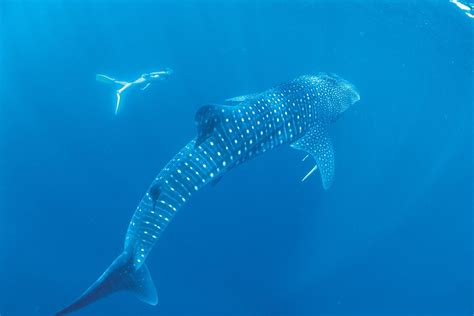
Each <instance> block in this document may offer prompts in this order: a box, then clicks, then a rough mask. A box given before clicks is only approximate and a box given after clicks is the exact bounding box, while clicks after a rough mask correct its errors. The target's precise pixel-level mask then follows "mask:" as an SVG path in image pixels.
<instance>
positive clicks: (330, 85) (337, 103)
mask: <svg viewBox="0 0 474 316" xmlns="http://www.w3.org/2000/svg"><path fill="white" fill-rule="evenodd" d="M317 78H318V79H319V83H320V84H323V86H324V88H325V90H327V93H328V96H329V98H331V99H332V100H331V102H330V104H331V105H332V106H334V108H332V109H331V112H332V113H334V114H336V115H337V116H339V115H341V114H342V113H344V112H345V111H346V110H347V109H348V108H349V107H350V106H351V105H353V104H354V103H356V102H357V101H359V100H360V94H359V91H358V90H357V88H356V87H355V86H354V85H353V84H352V83H350V82H349V81H347V80H345V79H343V78H341V77H339V76H338V75H335V74H331V73H320V74H318V76H317Z"/></svg>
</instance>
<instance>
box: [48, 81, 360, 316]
mask: <svg viewBox="0 0 474 316" xmlns="http://www.w3.org/2000/svg"><path fill="white" fill-rule="evenodd" d="M359 99H360V97H359V94H358V92H357V91H356V89H355V88H354V87H353V86H352V85H351V84H350V83H349V82H347V81H345V80H344V79H342V78H340V77H338V76H336V75H330V74H318V75H316V76H302V77H299V78H297V79H295V80H293V81H291V82H288V83H285V84H281V85H279V86H277V87H275V88H272V89H270V90H267V91H265V92H262V93H259V94H253V95H251V96H248V97H239V98H236V99H231V101H235V100H238V102H239V103H237V104H235V105H206V106H203V107H201V108H200V109H199V110H198V111H197V113H196V117H195V120H196V125H197V134H198V135H197V137H196V138H195V139H193V140H192V141H191V142H189V143H188V144H187V145H186V146H185V147H184V148H183V149H182V150H180V151H179V152H178V153H177V154H176V156H175V157H174V158H173V159H171V161H170V162H169V163H168V164H167V165H166V166H165V167H164V168H163V170H161V172H160V173H159V174H158V176H157V177H156V179H155V180H154V181H153V183H152V184H151V186H150V188H149V189H148V191H147V192H146V194H145V196H144V197H143V198H142V200H141V201H140V204H139V205H138V207H137V209H136V211H135V213H134V214H133V217H132V220H131V221H130V225H129V227H128V231H127V235H126V238H125V246H124V250H123V252H122V254H121V255H120V256H118V257H117V259H115V261H114V262H113V263H112V264H111V266H110V267H109V268H108V269H107V270H106V271H105V272H104V273H103V274H102V275H101V276H100V277H99V279H98V280H97V281H96V282H95V283H94V284H92V286H91V287H90V288H89V289H87V290H86V291H85V292H84V294H82V296H80V297H79V298H78V299H77V300H76V301H75V302H73V303H72V304H71V305H69V306H68V307H66V308H65V309H63V310H62V311H60V312H59V313H57V315H63V314H66V313H69V312H72V311H75V310H77V309H79V308H81V307H83V306H85V305H88V304H89V303H91V302H93V301H95V300H97V299H99V298H101V297H104V296H106V295H108V294H111V293H113V292H116V291H120V290H128V291H130V292H132V293H134V294H135V295H136V296H137V297H138V298H139V299H141V300H142V301H144V302H146V303H148V304H152V305H155V304H157V302H158V299H157V295H156V290H155V287H154V284H153V281H152V280H151V277H150V274H149V272H148V268H147V266H146V265H145V260H146V258H147V256H148V254H149V252H150V250H151V249H152V247H153V245H154V244H155V242H156V241H157V239H158V238H159V236H160V235H161V233H162V232H163V231H164V230H165V228H166V226H167V225H168V224H169V222H170V220H171V219H172V218H173V216H174V215H175V214H176V212H177V211H178V210H179V209H180V208H181V207H182V206H183V205H184V203H186V201H187V200H188V199H189V198H190V197H191V196H192V195H193V194H194V193H195V192H197V191H198V190H199V189H201V188H202V187H204V186H205V185H206V184H208V183H210V182H216V181H218V180H219V179H220V177H221V176H222V175H223V174H224V173H225V172H227V171H228V170H229V169H231V168H233V167H235V166H237V165H239V164H241V163H243V162H245V161H247V160H249V159H251V158H252V157H254V156H257V155H259V154H262V153H264V152H266V151H268V150H271V149H273V148H275V147H278V146H280V145H283V144H290V145H291V146H293V147H294V148H296V149H300V150H303V151H305V152H306V153H307V154H308V155H310V156H312V157H313V158H314V159H315V161H316V165H317V167H318V168H319V170H320V173H321V177H322V182H323V187H324V188H325V189H327V188H329V186H330V185H331V183H332V181H333V177H334V153H333V148H332V144H331V140H330V138H329V136H328V127H329V125H330V124H331V123H332V122H334V121H335V120H336V119H337V118H339V117H340V115H341V114H342V113H343V112H344V111H345V110H346V109H347V108H348V107H349V106H350V105H352V104H353V103H355V102H357V101H358V100H359ZM233 103H235V102H233ZM314 170H315V168H313V170H312V171H310V173H311V172H313V171H314Z"/></svg>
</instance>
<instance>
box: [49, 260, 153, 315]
mask: <svg viewBox="0 0 474 316" xmlns="http://www.w3.org/2000/svg"><path fill="white" fill-rule="evenodd" d="M119 291H129V292H132V293H133V294H134V295H135V296H136V297H137V298H138V299H140V300H141V301H143V302H145V303H148V304H150V305H156V304H157V303H158V297H157V295H156V289H155V285H154V284H153V281H152V279H151V277H150V272H149V271H148V268H147V266H146V265H145V264H142V265H141V266H140V267H139V268H138V270H137V269H136V268H135V267H134V265H133V256H132V255H131V254H130V253H128V252H123V253H122V254H121V255H120V256H118V257H117V259H115V260H114V262H112V264H111V265H110V266H109V267H108V268H107V270H105V272H104V273H103V274H102V275H101V276H100V277H99V279H97V281H95V282H94V283H93V284H92V285H91V286H90V287H89V288H88V289H87V290H86V291H85V292H84V293H83V294H82V295H81V296H80V297H79V298H78V299H76V300H75V301H74V302H73V303H72V304H71V305H69V306H67V307H66V308H64V309H62V310H61V311H59V312H58V313H56V316H61V315H65V314H68V313H71V312H74V311H76V310H78V309H80V308H82V307H84V306H86V305H89V304H90V303H92V302H94V301H96V300H98V299H100V298H103V297H105V296H107V295H109V294H112V293H114V292H119Z"/></svg>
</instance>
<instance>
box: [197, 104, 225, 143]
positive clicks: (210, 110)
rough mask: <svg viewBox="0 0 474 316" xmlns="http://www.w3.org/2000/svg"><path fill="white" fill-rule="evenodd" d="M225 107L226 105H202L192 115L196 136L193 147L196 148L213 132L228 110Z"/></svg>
mask: <svg viewBox="0 0 474 316" xmlns="http://www.w3.org/2000/svg"><path fill="white" fill-rule="evenodd" d="M227 108H228V106H225V105H204V106H202V107H200V108H199V109H198V110H197V112H196V115H195V116H194V121H195V122H196V127H197V138H196V142H195V143H194V148H197V147H198V146H199V145H201V144H202V143H203V142H205V141H206V140H207V139H208V138H209V137H210V136H211V135H212V134H213V133H214V131H215V129H216V127H217V126H219V125H220V124H221V121H222V119H223V117H224V115H225V113H226V111H227V110H228V109H227Z"/></svg>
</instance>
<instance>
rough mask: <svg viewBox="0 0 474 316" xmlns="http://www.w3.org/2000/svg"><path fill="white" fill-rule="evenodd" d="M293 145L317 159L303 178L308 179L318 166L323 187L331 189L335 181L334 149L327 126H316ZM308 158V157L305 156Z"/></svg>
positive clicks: (292, 145)
mask: <svg viewBox="0 0 474 316" xmlns="http://www.w3.org/2000/svg"><path fill="white" fill-rule="evenodd" d="M291 147H293V148H296V149H299V150H303V151H305V152H307V153H308V154H310V155H311V156H312V157H313V158H314V160H316V166H315V167H313V168H312V169H311V171H310V172H309V173H308V174H307V175H306V176H305V177H304V178H303V180H302V181H304V180H306V179H307V178H308V177H309V176H310V175H311V174H312V173H313V172H314V171H316V169H317V168H319V170H320V173H321V180H322V182H323V188H324V189H326V190H327V189H329V187H330V186H331V184H332V182H333V181H334V167H335V163H334V149H333V146H332V142H331V138H330V137H329V134H328V129H327V127H322V126H316V127H314V128H313V129H312V130H310V131H308V132H307V133H306V134H305V135H303V137H301V138H300V139H298V140H297V141H295V142H294V143H292V144H291ZM305 159H306V157H305Z"/></svg>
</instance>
